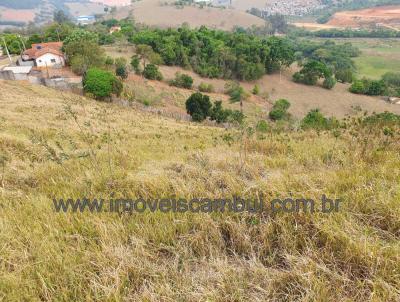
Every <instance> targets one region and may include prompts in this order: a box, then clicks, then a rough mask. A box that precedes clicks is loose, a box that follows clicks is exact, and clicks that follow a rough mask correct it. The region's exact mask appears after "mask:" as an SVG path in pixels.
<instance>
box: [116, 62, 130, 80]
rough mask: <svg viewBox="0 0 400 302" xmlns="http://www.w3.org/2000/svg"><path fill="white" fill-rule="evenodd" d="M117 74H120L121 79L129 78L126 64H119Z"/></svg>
mask: <svg viewBox="0 0 400 302" xmlns="http://www.w3.org/2000/svg"><path fill="white" fill-rule="evenodd" d="M115 74H116V75H117V76H119V77H120V78H121V79H126V78H128V70H127V68H126V66H124V65H120V66H117V67H116V68H115Z"/></svg>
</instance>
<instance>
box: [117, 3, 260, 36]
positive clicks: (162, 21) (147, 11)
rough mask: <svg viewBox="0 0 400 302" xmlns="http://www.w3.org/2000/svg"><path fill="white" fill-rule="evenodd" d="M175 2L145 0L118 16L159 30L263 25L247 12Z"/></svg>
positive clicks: (123, 10) (225, 28)
mask: <svg viewBox="0 0 400 302" xmlns="http://www.w3.org/2000/svg"><path fill="white" fill-rule="evenodd" d="M173 2H174V1H164V2H160V1H158V0H144V1H137V2H134V3H133V4H132V5H131V6H130V7H129V8H128V7H121V8H119V9H118V11H117V13H116V14H115V15H114V16H110V17H116V18H117V19H123V18H126V17H128V16H129V15H132V16H133V17H134V19H135V21H136V22H139V23H143V24H146V25H151V26H157V27H178V26H181V25H182V23H187V24H189V25H190V26H192V27H199V26H201V25H206V26H207V27H210V28H218V29H224V30H231V29H233V28H234V27H235V26H241V27H244V28H247V27H251V26H252V25H256V26H263V25H264V23H265V22H264V21H263V20H262V19H261V18H258V17H255V16H253V15H250V14H248V13H246V12H243V11H239V10H234V9H223V8H214V7H204V8H199V7H198V6H183V7H182V6H175V5H174V4H173Z"/></svg>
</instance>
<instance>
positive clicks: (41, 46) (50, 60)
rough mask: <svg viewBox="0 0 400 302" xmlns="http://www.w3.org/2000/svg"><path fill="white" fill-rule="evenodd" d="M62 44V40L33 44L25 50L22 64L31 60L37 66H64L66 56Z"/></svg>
mask: <svg viewBox="0 0 400 302" xmlns="http://www.w3.org/2000/svg"><path fill="white" fill-rule="evenodd" d="M62 46H63V43H62V42H49V43H38V44H32V48H30V49H27V50H26V51H24V52H23V54H22V57H21V58H22V62H21V64H20V65H27V62H29V61H31V62H33V66H37V67H63V66H65V57H64V54H63V52H62V50H61V49H62Z"/></svg>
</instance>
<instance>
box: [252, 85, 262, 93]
mask: <svg viewBox="0 0 400 302" xmlns="http://www.w3.org/2000/svg"><path fill="white" fill-rule="evenodd" d="M252 93H253V94H254V95H259V94H260V87H259V86H258V85H257V84H256V85H254V87H253V90H252Z"/></svg>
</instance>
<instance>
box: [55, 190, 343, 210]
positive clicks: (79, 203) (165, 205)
mask: <svg viewBox="0 0 400 302" xmlns="http://www.w3.org/2000/svg"><path fill="white" fill-rule="evenodd" d="M341 202H342V200H341V199H331V198H328V197H327V196H326V195H325V194H324V195H322V196H321V198H319V199H318V200H314V199H309V198H297V199H296V198H284V199H280V198H275V199H271V200H270V201H268V202H267V201H265V200H264V199H263V198H259V197H258V198H254V199H252V198H240V197H233V198H227V199H221V198H219V199H210V198H191V199H184V198H161V199H147V200H145V199H143V198H139V199H129V198H116V199H108V200H105V199H98V198H93V199H89V198H81V199H72V198H68V199H53V206H54V209H55V211H56V212H59V213H61V212H64V213H83V212H91V213H121V212H131V213H133V212H136V213H146V212H150V213H154V212H161V213H171V212H172V213H217V212H231V213H243V212H248V213H262V212H271V213H300V212H304V213H316V212H317V213H318V212H319V213H335V212H339V210H340V206H341Z"/></svg>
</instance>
